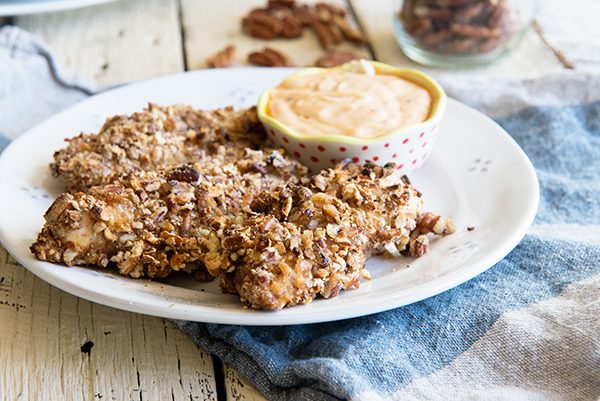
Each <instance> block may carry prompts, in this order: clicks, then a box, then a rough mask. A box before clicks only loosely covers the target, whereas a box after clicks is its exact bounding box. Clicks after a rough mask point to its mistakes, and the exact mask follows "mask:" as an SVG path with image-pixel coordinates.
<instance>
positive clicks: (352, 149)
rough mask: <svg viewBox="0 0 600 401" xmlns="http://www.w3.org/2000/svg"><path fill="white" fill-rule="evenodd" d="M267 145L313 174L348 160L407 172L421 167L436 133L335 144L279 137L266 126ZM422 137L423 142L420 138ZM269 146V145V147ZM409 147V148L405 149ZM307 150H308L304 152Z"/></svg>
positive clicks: (412, 133) (425, 132)
mask: <svg viewBox="0 0 600 401" xmlns="http://www.w3.org/2000/svg"><path fill="white" fill-rule="evenodd" d="M267 132H268V133H269V137H268V138H267V139H266V141H265V142H266V143H267V144H268V145H269V146H275V147H283V148H285V150H286V151H287V152H288V153H289V154H290V155H293V156H294V157H295V158H296V159H298V160H299V161H300V162H301V163H304V164H305V165H306V166H307V167H310V168H311V169H312V170H313V172H316V171H319V170H320V169H324V168H329V167H333V166H334V165H336V164H337V163H339V162H340V160H343V159H345V158H348V157H350V158H351V161H352V162H353V163H357V164H362V163H364V162H365V161H372V162H373V163H377V164H380V165H384V164H386V163H389V162H392V161H393V162H395V163H396V169H397V170H403V173H402V174H404V173H408V172H410V171H412V170H413V169H415V168H418V167H420V166H421V164H423V162H424V161H425V160H426V159H427V157H428V156H429V155H430V153H431V148H432V146H433V144H434V142H435V139H436V134H437V133H436V132H435V131H434V130H431V129H429V128H428V129H426V130H424V131H416V132H415V131H412V132H404V133H401V134H400V135H398V136H396V137H390V138H389V142H370V143H369V144H367V145H364V144H360V145H358V144H338V145H337V146H336V145H335V144H330V143H318V142H316V143H315V142H312V141H311V142H309V143H307V142H304V143H302V142H300V141H298V140H296V139H295V138H293V137H290V136H287V135H285V134H282V133H281V132H279V131H278V130H276V129H272V128H271V127H267ZM419 138H422V139H419ZM271 144H272V145H271ZM407 144H410V145H411V146H405V145H407ZM308 149H310V151H307V150H308Z"/></svg>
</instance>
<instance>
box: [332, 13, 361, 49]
mask: <svg viewBox="0 0 600 401" xmlns="http://www.w3.org/2000/svg"><path fill="white" fill-rule="evenodd" d="M333 23H334V24H335V25H336V26H337V27H338V28H339V29H340V31H341V32H342V35H343V36H344V38H346V40H348V41H349V42H352V43H356V44H362V43H365V42H366V39H365V35H363V33H362V32H361V31H360V30H358V29H357V28H356V27H355V26H353V25H352V24H351V23H350V22H349V21H348V20H347V19H345V18H344V17H340V16H338V15H335V16H334V17H333Z"/></svg>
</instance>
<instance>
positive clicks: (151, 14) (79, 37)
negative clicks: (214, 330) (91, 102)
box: [0, 0, 217, 400]
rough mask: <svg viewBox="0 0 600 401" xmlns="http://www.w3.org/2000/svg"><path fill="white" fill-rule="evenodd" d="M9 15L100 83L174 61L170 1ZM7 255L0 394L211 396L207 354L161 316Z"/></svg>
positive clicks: (173, 66)
mask: <svg viewBox="0 0 600 401" xmlns="http://www.w3.org/2000/svg"><path fill="white" fill-rule="evenodd" d="M14 23H15V24H16V25H19V26H21V27H23V28H24V29H27V30H29V31H31V32H33V33H34V34H37V35H39V36H40V37H42V38H43V39H44V40H45V41H46V42H48V43H49V44H50V46H51V47H52V49H53V50H54V52H55V53H56V54H57V55H58V57H59V60H60V61H61V63H62V65H63V66H65V67H66V68H67V69H68V70H70V71H73V72H75V73H77V74H80V75H83V76H89V77H91V78H92V79H95V80H96V81H98V82H99V83H100V84H105V85H110V84H114V83H118V82H123V81H128V80H139V79H145V78H150V77H154V76H158V75H162V74H168V73H176V72H179V71H182V70H183V56H182V45H181V36H180V25H179V16H178V4H177V2H176V0H152V1H143V0H130V1H120V2H116V3H112V4H107V5H104V6H98V7H94V8H89V9H81V10H77V11H73V12H66V13H56V14H45V15H35V16H27V17H19V18H15V19H14ZM7 259H8V257H7V255H6V252H5V251H4V250H3V249H0V321H1V322H10V324H4V325H0V370H1V372H0V387H1V388H2V396H4V397H6V399H10V400H13V399H46V400H98V399H108V400H133V399H136V400H138V399H139V400H146V399H152V400H154V399H157V400H189V399H193V400H216V399H217V396H216V386H215V380H214V371H213V365H212V358H211V357H210V355H208V354H207V353H205V352H204V351H203V350H200V349H198V348H197V347H196V345H195V344H194V343H193V342H192V341H191V340H190V339H189V338H188V337H187V336H186V335H185V334H184V333H182V332H181V331H179V330H178V329H177V328H175V327H174V326H173V325H172V324H171V323H170V322H168V321H165V320H163V319H159V318H154V317H148V316H143V315H138V314H134V313H129V312H124V311H119V310H115V309H112V308H108V307H104V306H101V305H98V304H94V303H90V302H88V301H84V300H82V299H79V298H77V297H74V296H71V295H69V294H67V293H65V292H63V291H60V290H58V289H56V288H54V287H51V286H49V285H48V284H46V283H44V282H43V281H41V280H39V279H37V278H36V277H34V276H33V275H32V274H31V273H29V272H27V271H26V270H25V269H23V268H22V267H19V266H17V265H16V263H15V262H14V261H12V260H7ZM92 343H93V345H92ZM82 347H83V349H82ZM88 350H89V354H88V353H87V352H85V351H88ZM0 398H1V397H0Z"/></svg>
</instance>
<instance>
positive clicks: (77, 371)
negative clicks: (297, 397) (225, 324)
mask: <svg viewBox="0 0 600 401" xmlns="http://www.w3.org/2000/svg"><path fill="white" fill-rule="evenodd" d="M0 321H2V322H8V323H9V324H2V325H0V350H2V352H0V367H1V369H0V383H2V396H3V397H6V398H5V399H7V400H17V399H23V400H27V399H42V398H43V399H46V400H97V399H101V398H104V399H108V400H111V399H113V400H130V399H136V400H137V399H142V400H144V399H152V400H154V399H157V400H167V399H168V400H171V399H175V400H189V399H190V397H195V398H193V399H198V400H216V393H215V383H214V375H213V371H212V359H211V358H210V356H209V355H207V354H206V353H205V352H204V351H202V350H200V349H197V347H196V346H195V345H194V344H193V343H192V341H191V340H189V338H188V337H187V336H186V335H185V334H184V333H182V332H181V331H180V330H179V329H177V328H175V327H174V326H173V325H172V324H171V323H170V322H168V321H165V320H163V319H158V318H154V317H148V316H143V315H138V314H134V313H129V312H124V311H119V310H115V309H112V308H108V307H105V306H102V305H98V304H94V303H91V302H88V301H85V300H82V299H80V298H77V297H75V296H72V295H70V294H67V293H65V292H63V291H61V290H59V289H57V288H55V287H52V286H50V285H48V284H46V283H45V282H43V281H41V280H40V279H38V278H37V277H35V276H34V275H33V274H31V273H29V272H28V271H27V270H25V269H24V268H23V267H21V266H18V265H17V263H16V262H15V261H14V260H12V258H10V257H9V256H8V255H7V253H6V251H5V250H4V249H3V248H0ZM19 397H20V398H19Z"/></svg>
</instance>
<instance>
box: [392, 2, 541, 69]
mask: <svg viewBox="0 0 600 401" xmlns="http://www.w3.org/2000/svg"><path fill="white" fill-rule="evenodd" d="M536 5H537V1H536V0H398V1H396V12H395V13H394V30H395V34H396V40H397V41H398V44H399V45H400V47H401V48H402V51H403V52H404V54H406V55H407V56H408V57H409V58H411V59H412V60H414V61H416V62H418V63H421V64H425V65H432V66H444V67H449V66H469V65H479V64H485V63H488V62H490V61H493V60H495V59H496V58H498V57H499V56H500V55H502V54H504V53H506V52H507V51H508V50H509V49H511V48H512V47H513V46H514V45H515V44H516V43H517V42H518V41H519V39H520V38H521V37H522V36H523V33H524V32H525V31H526V30H527V28H528V27H529V25H530V22H531V20H532V19H533V16H534V14H535V10H536Z"/></svg>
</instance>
